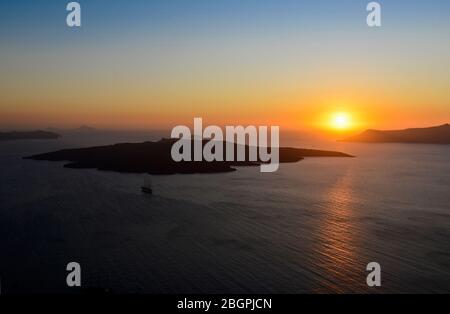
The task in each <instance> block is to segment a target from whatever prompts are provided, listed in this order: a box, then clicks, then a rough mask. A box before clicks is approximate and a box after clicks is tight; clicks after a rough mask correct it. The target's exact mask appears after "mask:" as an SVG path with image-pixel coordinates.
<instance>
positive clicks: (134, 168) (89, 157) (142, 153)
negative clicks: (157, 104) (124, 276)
mask: <svg viewBox="0 0 450 314" xmlns="http://www.w3.org/2000/svg"><path fill="white" fill-rule="evenodd" d="M174 142H175V140H174V139H162V140H160V141H157V142H144V143H123V144H115V145H108V146H97V147H89V148H79V149H65V150H60V151H56V152H50V153H46V154H40V155H34V156H29V157H25V159H33V160H50V161H70V163H68V164H66V165H65V166H64V167H67V168H96V169H99V170H111V171H117V172H134V173H150V174H175V173H214V172H229V171H234V170H235V169H234V168H232V167H233V166H257V165H260V162H253V161H236V162H225V161H213V162H206V161H198V162H190V161H181V162H175V161H173V160H172V156H171V149H172V145H173V143H174ZM190 142H191V145H193V144H192V143H193V141H190ZM207 142H208V141H207V140H205V141H203V145H204V144H206V143H207ZM235 148H236V145H235ZM245 150H246V156H248V150H249V148H248V146H246V147H245ZM192 151H193V150H192ZM225 151H226V149H224V156H225V154H226V152H225ZM235 153H236V149H235ZM304 157H352V156H350V155H347V154H344V153H340V152H333V151H321V150H312V149H299V148H290V147H284V148H280V162H281V163H285V162H298V161H300V160H302V159H303V158H304ZM235 160H236V159H235Z"/></svg>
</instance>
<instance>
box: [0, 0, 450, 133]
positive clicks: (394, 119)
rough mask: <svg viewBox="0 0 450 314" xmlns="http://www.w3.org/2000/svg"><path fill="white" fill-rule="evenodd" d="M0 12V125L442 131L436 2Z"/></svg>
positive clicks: (444, 29) (449, 54)
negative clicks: (341, 126) (376, 7)
mask: <svg viewBox="0 0 450 314" xmlns="http://www.w3.org/2000/svg"><path fill="white" fill-rule="evenodd" d="M68 2H69V1H63V0H39V1H35V0H15V1H1V2H0V43H1V45H0V128H43V127H48V126H51V127H76V126H79V125H82V124H88V125H92V126H95V127H99V128H124V129H125V128H126V129H152V128H172V127H174V126H176V125H178V124H188V123H189V122H192V120H193V118H194V117H202V118H203V120H204V121H205V123H208V124H218V125H226V124H228V125H237V124H244V125H245V124H247V125H248V124H256V125H279V126H280V127H281V128H285V129H293V130H297V129H299V130H301V129H314V130H320V129H325V128H327V126H328V127H330V125H329V121H330V119H331V118H332V116H333V115H334V114H335V113H337V112H343V113H346V114H348V115H349V116H350V117H351V120H352V123H351V126H352V129H353V130H362V129H365V128H378V129H396V128H405V127H422V126H430V125H437V124H443V123H447V122H450V88H449V87H450V36H449V33H450V19H449V18H448V17H449V16H450V1H447V0H434V1H433V0H432V1H416V0H414V1H406V0H389V1H386V0H385V1H379V2H380V4H381V6H382V26H381V27H379V28H370V27H368V26H367V24H366V16H367V12H366V5H367V4H368V3H369V1H366V0H339V1H337V0H327V1H325V0H316V1H300V0H239V1H237V0H214V1H211V0H159V1H148V0H147V1H144V0H134V1H125V0H118V1H114V0H89V1H88V0H85V1H78V2H79V3H80V5H81V15H82V16H81V21H82V26H81V27H80V28H69V27H68V26H67V25H66V15H67V12H66V5H67V3H68Z"/></svg>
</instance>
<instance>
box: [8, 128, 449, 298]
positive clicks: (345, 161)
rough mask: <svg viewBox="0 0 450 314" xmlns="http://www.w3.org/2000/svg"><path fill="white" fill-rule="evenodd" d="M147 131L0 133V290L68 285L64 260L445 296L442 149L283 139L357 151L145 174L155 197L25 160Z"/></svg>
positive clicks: (170, 275)
mask: <svg viewBox="0 0 450 314" xmlns="http://www.w3.org/2000/svg"><path fill="white" fill-rule="evenodd" d="M157 138H158V136H157V135H148V134H141V135H138V134H112V135H111V134H109V135H107V136H106V135H102V136H80V135H77V136H66V137H63V138H62V139H60V140H56V141H20V142H19V141H18V142H3V143H0V169H1V184H0V280H1V288H2V290H1V291H2V293H3V294H7V293H47V292H63V293H71V292H73V291H74V290H71V289H69V288H67V287H66V284H65V282H66V275H67V272H66V269H65V268H66V265H67V263H69V262H72V261H76V262H79V263H80V264H81V267H82V285H83V286H84V287H101V288H108V289H110V290H111V291H113V292H117V293H314V292H331V293H334V292H363V293H366V292H373V293H391V292H402V293H408V292H450V162H449V161H450V146H439V145H402V144H375V145H370V144H369V145H367V144H349V143H336V142H317V141H316V142H314V144H313V143H312V142H308V141H301V140H291V141H290V142H289V143H287V144H290V145H292V146H298V147H313V148H324V149H335V150H340V151H343V152H347V153H351V154H354V155H356V156H357V158H308V159H305V160H303V161H301V162H299V163H295V164H283V165H281V167H280V170H279V171H278V172H276V173H273V174H262V173H260V172H259V168H258V167H249V168H239V169H238V171H235V172H233V173H226V174H203V175H172V176H155V177H153V178H152V181H153V186H154V191H155V195H154V196H151V197H149V196H145V195H143V194H141V192H140V186H141V185H142V184H143V182H144V181H145V177H146V175H137V174H119V173H113V172H101V171H96V170H75V169H64V168H63V167H62V165H63V163H55V162H45V161H44V162H37V161H31V160H22V159H21V157H23V156H26V155H30V154H35V153H42V152H47V151H52V150H55V149H60V148H67V147H80V146H91V145H96V144H110V143H116V142H122V141H142V140H144V139H157ZM373 261H375V262H378V263H380V265H381V267H382V287H381V288H368V287H367V286H366V275H367V272H366V270H365V268H366V265H367V264H368V263H369V262H373Z"/></svg>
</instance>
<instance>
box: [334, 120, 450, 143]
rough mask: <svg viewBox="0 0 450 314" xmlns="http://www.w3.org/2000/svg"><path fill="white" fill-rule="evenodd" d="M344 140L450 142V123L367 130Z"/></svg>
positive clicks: (366, 141) (368, 141) (365, 141)
mask: <svg viewBox="0 0 450 314" xmlns="http://www.w3.org/2000/svg"><path fill="white" fill-rule="evenodd" d="M342 141H343V142H364V143H422V144H450V125H449V124H448V123H447V124H443V125H440V126H434V127H428V128H412V129H405V130H388V131H381V130H366V131H364V132H363V133H361V134H358V135H355V136H351V137H349V138H346V139H344V140H342Z"/></svg>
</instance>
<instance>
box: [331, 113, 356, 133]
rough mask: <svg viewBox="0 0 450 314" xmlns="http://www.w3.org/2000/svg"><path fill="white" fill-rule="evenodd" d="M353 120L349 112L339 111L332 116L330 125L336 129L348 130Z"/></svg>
mask: <svg viewBox="0 0 450 314" xmlns="http://www.w3.org/2000/svg"><path fill="white" fill-rule="evenodd" d="M351 124H352V121H351V117H350V115H349V114H348V113H345V112H338V113H335V114H333V115H332V116H331V121H330V126H331V127H332V128H333V129H336V130H347V129H349V128H350V127H351Z"/></svg>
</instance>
